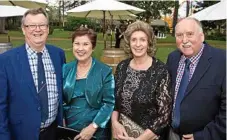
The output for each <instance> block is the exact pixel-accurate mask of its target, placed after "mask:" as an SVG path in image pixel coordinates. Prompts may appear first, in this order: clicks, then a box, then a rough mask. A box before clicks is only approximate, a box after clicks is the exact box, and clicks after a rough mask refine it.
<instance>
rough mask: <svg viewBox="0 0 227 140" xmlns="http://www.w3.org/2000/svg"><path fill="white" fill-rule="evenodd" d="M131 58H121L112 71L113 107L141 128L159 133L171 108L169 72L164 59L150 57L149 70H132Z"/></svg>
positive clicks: (164, 125) (166, 120)
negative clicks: (151, 60) (114, 98)
mask: <svg viewBox="0 0 227 140" xmlns="http://www.w3.org/2000/svg"><path fill="white" fill-rule="evenodd" d="M130 61H131V59H126V60H124V61H122V62H120V63H119V64H118V66H117V69H116V73H115V84H116V85H115V97H116V106H115V110H116V111H118V112H120V113H123V114H125V115H126V116H128V117H130V118H131V119H132V120H133V121H134V122H136V123H137V124H139V125H140V126H141V127H143V128H144V129H150V130H151V131H152V132H153V133H155V134H157V135H160V134H161V132H162V130H163V129H164V128H165V127H166V126H167V125H168V124H169V121H170V114H171V111H172V96H171V93H170V76H169V73H168V71H167V68H166V66H165V64H164V63H162V62H161V61H159V60H158V59H155V58H153V63H152V66H151V67H149V68H148V70H141V71H139V70H134V69H132V68H131V67H130V66H129V63H130Z"/></svg>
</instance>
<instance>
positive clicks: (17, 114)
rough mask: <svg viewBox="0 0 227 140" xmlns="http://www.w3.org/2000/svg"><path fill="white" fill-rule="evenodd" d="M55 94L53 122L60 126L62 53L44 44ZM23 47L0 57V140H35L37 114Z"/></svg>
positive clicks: (37, 125) (35, 99)
mask: <svg viewBox="0 0 227 140" xmlns="http://www.w3.org/2000/svg"><path fill="white" fill-rule="evenodd" d="M46 48H47V49H48V52H49V54H50V57H51V60H52V62H53V65H54V68H55V73H56V77H57V86H58V93H59V112H58V116H57V121H58V123H59V124H62V65H63V63H64V62H65V55H64V52H63V50H61V49H59V48H57V47H54V46H51V45H46ZM39 107H40V102H39V99H38V95H37V91H36V88H35V85H34V81H33V77H32V73H31V70H30V65H29V61H28V56H27V52H26V48H25V45H22V46H21V47H18V48H15V49H12V50H9V51H7V52H5V53H3V54H1V55H0V140H11V139H12V140H38V139H39V132H40V125H41V111H40V109H39Z"/></svg>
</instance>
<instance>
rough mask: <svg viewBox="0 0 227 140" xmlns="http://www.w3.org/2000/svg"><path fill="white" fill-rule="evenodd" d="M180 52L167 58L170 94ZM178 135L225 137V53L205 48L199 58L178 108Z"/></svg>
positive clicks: (206, 138)
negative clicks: (170, 86) (170, 83)
mask: <svg viewBox="0 0 227 140" xmlns="http://www.w3.org/2000/svg"><path fill="white" fill-rule="evenodd" d="M181 55H182V54H181V53H180V51H178V50H176V51H174V52H172V53H171V54H170V55H169V56H168V60H167V65H168V69H169V72H170V74H171V79H172V86H173V93H174V91H175V85H176V76H177V68H178V64H179V60H180V57H181ZM180 114H181V116H180V126H179V132H180V133H181V134H192V133H193V134H194V138H195V140H224V139H225V136H226V53H225V51H224V50H221V49H217V48H213V47H211V46H209V45H207V44H205V48H204V50H203V53H202V56H201V57H200V60H199V63H198V65H197V67H196V69H195V72H194V74H193V77H192V79H191V81H190V83H189V85H188V87H187V90H186V96H185V97H184V99H183V100H182V102H181V106H180Z"/></svg>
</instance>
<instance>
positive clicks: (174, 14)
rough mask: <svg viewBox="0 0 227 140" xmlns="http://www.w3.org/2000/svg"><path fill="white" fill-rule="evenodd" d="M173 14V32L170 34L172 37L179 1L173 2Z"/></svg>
mask: <svg viewBox="0 0 227 140" xmlns="http://www.w3.org/2000/svg"><path fill="white" fill-rule="evenodd" d="M174 5H175V6H174V13H173V32H172V36H174V35H175V26H176V24H177V21H178V9H179V1H177V0H176V1H175V2H174Z"/></svg>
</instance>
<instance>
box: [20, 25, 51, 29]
mask: <svg viewBox="0 0 227 140" xmlns="http://www.w3.org/2000/svg"><path fill="white" fill-rule="evenodd" d="M24 26H25V27H27V28H28V29H29V30H35V29H36V28H37V27H39V28H40V29H41V30H46V29H47V27H48V25H47V24H40V25H35V24H31V25H24Z"/></svg>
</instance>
